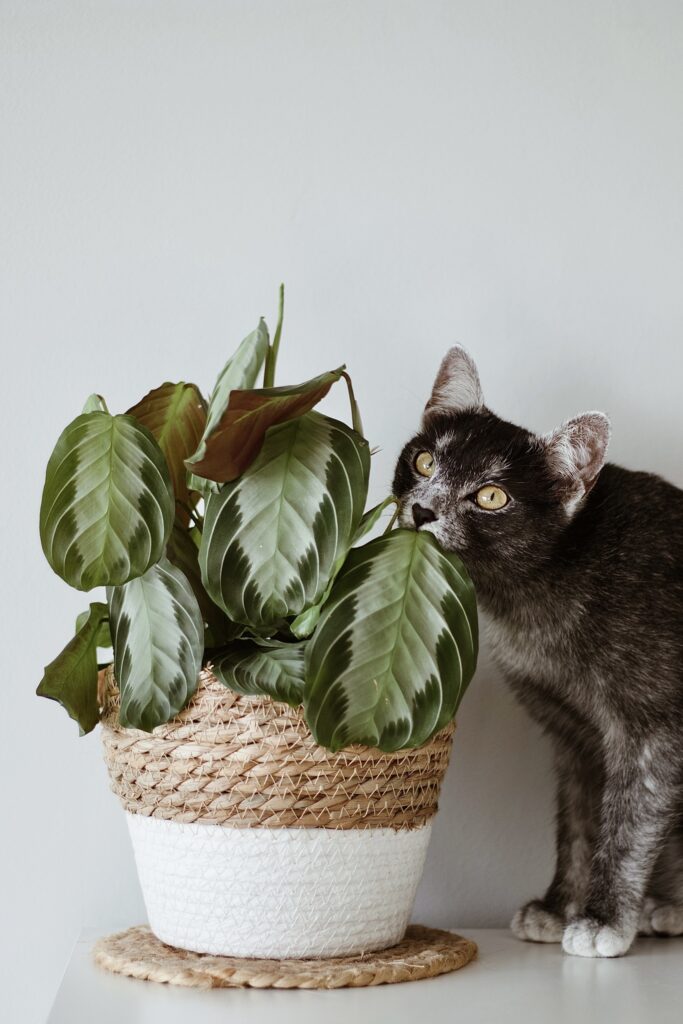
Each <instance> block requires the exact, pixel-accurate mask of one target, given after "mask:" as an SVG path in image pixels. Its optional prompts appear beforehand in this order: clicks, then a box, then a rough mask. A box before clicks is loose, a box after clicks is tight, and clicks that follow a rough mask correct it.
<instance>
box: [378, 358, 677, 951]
mask: <svg viewBox="0 0 683 1024" xmlns="http://www.w3.org/2000/svg"><path fill="white" fill-rule="evenodd" d="M609 435H610V426H609V421H608V419H607V417H606V416H604V415H603V414H602V413H597V412H592V413H585V414H584V415H582V416H577V417H576V418H575V419H572V420H570V421H569V422H568V423H565V424H564V426H562V427H560V428H559V429H558V430H556V431H554V432H553V433H552V434H549V435H546V436H537V435H535V434H532V433H530V432H529V431H527V430H524V429H523V428H521V427H516V426H513V425H512V424H511V423H507V422H505V421H504V420H501V419H499V418H498V416H496V415H494V413H492V412H491V411H490V410H489V409H487V408H486V406H485V405H484V399H483V396H482V392H481V387H480V384H479V376H478V374H477V370H476V367H475V365H474V363H473V362H472V360H471V359H470V357H469V356H468V355H467V353H466V352H465V351H464V350H463V349H461V348H453V349H451V350H450V352H448V354H447V355H446V357H445V359H444V361H443V363H442V364H441V368H440V370H439V373H438V376H437V378H436V381H435V383H434V390H433V392H432V396H431V398H430V400H429V402H428V404H427V407H426V409H425V413H424V418H423V423H422V429H421V432H420V433H419V434H417V436H416V437H414V438H413V440H412V441H410V442H409V443H408V444H407V445H406V447H405V448H404V450H403V452H402V453H401V456H400V458H399V461H398V464H397V467H396V475H395V480H394V494H395V495H396V497H397V498H398V499H399V501H400V503H401V518H400V521H401V524H402V525H403V526H407V527H415V528H417V529H420V530H429V531H430V532H432V533H433V534H434V535H435V537H437V539H438V540H439V541H440V542H441V544H442V545H443V546H444V547H445V548H448V549H451V550H455V551H458V552H459V553H460V554H461V555H462V558H463V559H464V561H465V563H466V564H467V566H468V568H469V570H470V573H471V575H472V578H473V580H474V583H475V585H476V588H477V594H478V598H479V603H480V607H481V608H482V610H483V611H484V612H485V613H486V618H487V620H488V626H489V630H490V638H491V641H492V644H493V649H494V654H495V656H496V657H497V660H498V661H499V662H500V665H501V667H502V669H503V672H504V674H505V677H506V679H507V680H508V682H509V683H510V685H511V686H512V688H513V690H514V692H515V693H516V694H517V696H518V697H519V699H520V700H521V701H522V703H523V704H524V705H525V706H526V707H527V709H528V710H529V711H530V713H531V714H532V715H533V717H534V718H535V719H536V720H537V721H538V722H539V723H540V724H541V725H542V726H543V728H544V729H545V730H546V731H547V732H548V733H549V735H550V736H551V737H552V739H553V741H554V746H555V752H556V764H557V776H558V796H557V867H556V871H555V876H554V878H553V880H552V882H551V884H550V888H549V889H548V891H547V892H546V894H545V896H544V897H543V899H540V900H534V901H533V902H531V903H528V904H527V905H526V906H524V907H522V908H521V910H519V911H518V912H517V914H516V915H515V917H514V919H513V921H512V930H513V931H514V933H515V935H517V936H518V937H519V938H521V939H528V940H532V941H536V942H560V941H561V942H562V946H563V948H564V950H565V951H566V952H567V953H574V954H577V955H579V956H620V955H622V954H623V953H626V951H627V950H628V949H629V947H630V945H631V943H632V942H633V939H634V937H635V935H636V933H637V932H638V931H640V932H641V933H645V934H657V935H681V934H683V491H681V490H679V489H678V488H676V487H673V486H672V485H671V484H668V483H666V482H665V481H664V480H662V479H661V478H660V477H657V476H654V475H652V474H649V473H634V472H630V471H628V470H626V469H621V468H620V467H618V466H614V465H611V464H610V463H605V454H606V451H607V445H608V441H609Z"/></svg>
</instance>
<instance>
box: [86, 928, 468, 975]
mask: <svg viewBox="0 0 683 1024" xmlns="http://www.w3.org/2000/svg"><path fill="white" fill-rule="evenodd" d="M476 955H477V946H476V944H475V943H474V942H472V941H471V939H465V938H463V937H462V936H461V935H455V934H453V933H452V932H446V931H441V930H440V929H437V928H424V927H422V926H421V925H411V927H410V928H409V929H408V931H407V932H406V935H405V938H404V939H403V941H402V942H399V943H398V945H396V946H392V947H391V948H390V949H385V950H382V951H381V952H380V953H365V954H362V955H359V956H350V957H335V958H331V959H325V960H253V959H252V960H248V959H241V958H239V957H218V956H208V955H206V954H203V953H190V952H187V951H185V950H182V949H173V948H172V947H171V946H166V945H164V943H163V942H161V941H160V940H159V939H157V938H156V937H155V936H154V935H153V934H152V933H151V931H150V930H149V928H147V927H146V926H144V925H138V926H137V927H135V928H129V929H128V930H127V931H125V932H119V933H118V934H116V935H110V936H108V937H107V938H104V939H100V940H99V941H98V942H97V943H96V945H95V947H94V950H93V956H94V959H95V962H96V963H97V964H99V966H100V967H103V968H105V970H108V971H112V972H113V973H114V974H125V975H127V976H128V977H131V978H140V979H143V980H145V981H158V982H165V983H167V984H170V985H182V986H184V987H186V988H308V989H331V988H363V987H366V986H368V985H391V984H394V983H395V982H399V981H418V980H419V979H421V978H434V977H436V975H438V974H447V973H449V972H450V971H457V970H458V969H459V968H460V967H464V966H465V965H466V964H468V963H469V962H470V961H471V960H473V959H474V957H475V956H476Z"/></svg>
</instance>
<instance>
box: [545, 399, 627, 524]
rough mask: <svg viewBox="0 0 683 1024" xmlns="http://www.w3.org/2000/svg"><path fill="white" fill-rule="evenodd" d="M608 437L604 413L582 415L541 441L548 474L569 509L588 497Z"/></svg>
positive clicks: (604, 451) (606, 419) (599, 467)
mask: <svg viewBox="0 0 683 1024" xmlns="http://www.w3.org/2000/svg"><path fill="white" fill-rule="evenodd" d="M610 434H611V427H610V422H609V420H608V418H607V416H605V414H604V413H603V412H585V413H583V414H582V415H581V416H575V417H574V419H571V420H568V421H567V423H564V424H563V425H562V426H561V427H560V428H559V429H558V430H554V431H553V432H552V433H551V434H546V436H545V437H544V438H543V442H544V445H545V449H546V452H547V455H548V462H549V465H550V468H551V470H552V471H553V473H554V474H555V475H556V476H557V478H558V484H559V488H560V493H561V496H562V499H563V501H564V502H565V504H566V505H567V506H568V507H569V508H573V506H574V505H576V503H577V502H578V501H580V500H581V498H583V497H584V495H586V494H588V492H589V491H590V489H591V488H592V487H593V485H594V483H595V481H596V480H597V479H598V476H599V474H600V470H601V469H602V467H603V466H604V464H605V457H606V455H607V446H608V445H609V439H610Z"/></svg>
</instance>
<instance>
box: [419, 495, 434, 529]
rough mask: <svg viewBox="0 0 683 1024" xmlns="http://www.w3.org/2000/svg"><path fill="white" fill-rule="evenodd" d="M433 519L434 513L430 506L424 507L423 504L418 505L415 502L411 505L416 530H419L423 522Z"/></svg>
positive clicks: (429, 521)
mask: <svg viewBox="0 0 683 1024" xmlns="http://www.w3.org/2000/svg"><path fill="white" fill-rule="evenodd" d="M435 519H436V513H435V512H432V510H431V508H425V507H424V505H418V503H417V502H415V504H414V505H413V520H414V522H415V529H416V530H419V529H420V527H421V526H424V524H425V523H433V522H434V520H435Z"/></svg>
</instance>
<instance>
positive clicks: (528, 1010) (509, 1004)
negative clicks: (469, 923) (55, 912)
mask: <svg viewBox="0 0 683 1024" xmlns="http://www.w3.org/2000/svg"><path fill="white" fill-rule="evenodd" d="M458 930H459V931H461V932H462V933H463V934H466V935H467V936H469V937H471V938H473V939H474V940H475V941H476V942H477V943H478V945H479V959H478V960H476V961H475V962H473V963H471V964H469V965H468V966H467V967H464V968H463V969H462V970H460V971H456V972H455V973H453V974H448V975H444V976H443V977H440V978H431V979H429V980H426V981H417V982H410V983H404V984H401V985H383V986H380V987H378V988H365V989H338V990H336V991H332V992H310V991H296V990H286V991H285V990H280V991H274V990H254V989H213V990H210V991H201V990H198V989H183V988H177V987H172V986H170V985H159V984H155V983H153V982H145V981H135V980H133V979H131V978H123V977H118V976H116V975H113V974H108V973H107V972H106V971H104V970H102V969H100V968H98V967H96V966H95V965H94V964H93V962H92V960H91V956H90V950H91V947H92V943H93V940H94V937H95V933H93V932H86V933H84V934H83V935H82V936H81V938H80V939H79V941H78V943H77V944H76V947H75V949H74V952H73V955H72V957H71V961H70V963H69V966H68V968H67V971H66V974H65V976H64V980H63V982H62V984H61V987H60V989H59V992H58V993H57V997H56V999H55V1002H54V1005H53V1008H52V1012H51V1013H50V1016H49V1018H48V1022H47V1024H92V1022H93V1021H97V1024H121V1022H122V1021H124V1022H135V1024H218V1022H219V1021H220V1024H230V1022H231V1021H236V1022H237V1021H239V1022H240V1024H273V1022H277V1024H321V1022H322V1024H342V1022H345V1024H348V1022H351V1021H357V1022H362V1021H363V1020H372V1021H377V1022H378V1024H383V1022H384V1021H391V1022H392V1024H404V1022H405V1024H425V1017H424V1014H425V1011H428V1012H429V1014H430V1017H431V1018H432V1020H434V1021H436V1020H439V1019H440V1020H443V1021H449V1022H450V1021H458V1020H459V1021H463V1022H466V1024H501V1022H504V1024H521V1022H524V1024H549V1022H552V1024H565V1022H566V1024H576V1022H577V1021H580V1022H581V1024H593V1022H595V1024H605V1022H609V1021H619V1022H620V1024H646V1022H650V1021H653V1022H654V1021H656V1022H657V1024H668V1022H672V1024H673V1022H674V1021H675V1022H676V1024H680V1022H681V1021H682V1020H683V939H640V940H639V941H638V942H637V943H636V945H635V947H634V948H633V949H632V950H631V952H630V953H629V955H628V956H626V957H623V958H622V959H619V960H584V959H582V958H579V957H573V956H566V955H565V954H563V953H562V952H561V950H560V948H559V947H558V946H543V945H536V944H533V943H525V942H519V941H518V940H516V939H514V938H513V937H512V936H511V935H510V933H509V932H507V931H504V930H493V929H483V930H482V929H476V928H474V929H458Z"/></svg>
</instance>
